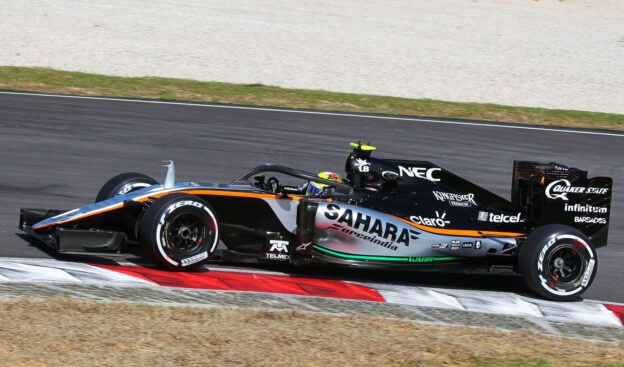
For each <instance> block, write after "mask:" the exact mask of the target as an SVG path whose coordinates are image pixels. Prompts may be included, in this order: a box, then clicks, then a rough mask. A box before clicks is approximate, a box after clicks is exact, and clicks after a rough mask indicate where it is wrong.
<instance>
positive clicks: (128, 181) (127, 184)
mask: <svg viewBox="0 0 624 367" xmlns="http://www.w3.org/2000/svg"><path fill="white" fill-rule="evenodd" d="M156 184H158V181H156V180H154V179H153V178H151V177H150V176H147V175H144V174H142V173H137V172H126V173H122V174H119V175H117V176H115V177H113V178H111V179H110V180H108V181H106V183H105V184H104V185H103V186H102V188H101V189H100V191H99V192H98V194H97V196H96V197H95V202H96V203H97V202H100V201H103V200H106V199H110V198H112V197H114V196H117V195H124V194H127V193H129V192H132V191H136V190H140V189H143V188H145V187H148V186H152V185H156Z"/></svg>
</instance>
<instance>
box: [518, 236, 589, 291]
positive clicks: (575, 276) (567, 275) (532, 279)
mask: <svg viewBox="0 0 624 367" xmlns="http://www.w3.org/2000/svg"><path fill="white" fill-rule="evenodd" d="M518 268H519V271H520V273H521V274H522V278H523V280H524V283H525V284H526V286H527V287H528V288H529V289H531V290H532V291H533V292H535V293H537V294H538V295H540V296H542V297H543V298H546V299H550V300H553V301H574V300H576V299H578V298H579V296H580V295H581V293H583V292H584V291H585V290H586V289H587V288H588V287H589V286H590V284H591V283H592V281H593V280H594V277H595V276H596V272H597V270H598V262H597V258H596V249H595V248H594V246H593V245H592V243H591V241H590V240H589V238H587V236H585V235H584V234H583V233H581V232H580V231H578V230H576V229H574V228H571V227H569V226H565V225H560V224H550V225H546V226H543V227H540V228H538V229H536V230H535V231H534V232H532V233H531V234H530V235H529V237H528V238H527V240H526V241H525V242H524V243H523V244H522V245H521V246H520V253H519V255H518Z"/></svg>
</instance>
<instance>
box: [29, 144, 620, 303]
mask: <svg viewBox="0 0 624 367" xmlns="http://www.w3.org/2000/svg"><path fill="white" fill-rule="evenodd" d="M351 146H352V148H353V151H352V152H351V153H350V154H349V156H348V157H347V160H346V164H345V170H346V177H345V179H344V180H343V179H341V178H340V177H338V176H337V175H316V174H313V173H309V172H305V171H301V170H298V169H294V168H289V167H284V166H280V165H274V164H265V165H261V166H258V167H255V168H253V169H252V170H250V171H249V172H247V173H245V174H244V175H243V176H241V177H240V178H239V179H237V180H235V181H234V182H232V183H230V184H206V183H194V182H175V170H174V166H173V163H172V162H170V163H169V164H168V167H169V168H168V172H167V176H166V179H165V182H164V184H162V185H160V184H158V182H156V180H154V179H153V178H151V177H148V176H146V175H143V174H139V173H123V174H120V175H118V176H115V177H113V178H111V179H110V180H109V181H108V182H106V183H105V184H104V186H103V187H102V188H101V190H100V191H99V193H98V194H97V198H96V202H95V203H94V204H90V205H86V206H83V207H81V208H78V209H74V210H70V211H60V210H44V209H22V210H21V212H20V224H19V228H20V229H21V230H23V231H25V232H27V233H28V234H31V235H33V236H36V237H37V238H39V239H41V240H42V241H43V242H44V243H46V244H47V245H49V246H51V247H52V248H53V249H54V250H56V251H57V252H59V253H77V252H80V253H98V252H118V253H119V252H126V251H127V250H128V246H131V245H135V244H136V245H139V244H140V245H141V246H142V247H143V248H144V250H145V252H146V253H147V255H149V257H150V258H151V259H152V261H153V262H154V263H155V264H157V265H158V266H160V267H162V268H165V269H169V270H192V269H197V268H198V267H200V266H202V265H204V264H206V263H207V262H208V261H209V260H215V261H216V260H221V261H241V262H256V263H287V264H292V265H315V264H316V265H335V266H342V267H362V268H364V267H368V268H390V269H423V268H448V267H463V268H466V267H467V268H475V267H479V268H486V269H492V268H497V269H500V268H506V269H509V270H511V271H514V272H516V273H519V274H521V275H522V277H523V279H524V281H525V283H526V285H527V286H528V287H529V288H530V289H531V290H533V291H534V292H536V293H537V294H539V295H541V296H542V297H545V298H548V299H552V300H571V299H575V298H577V297H578V296H579V295H580V294H581V293H582V292H583V291H584V290H585V289H587V287H589V285H590V284H591V283H592V280H593V279H594V276H595V274H596V270H597V258H596V247H600V246H606V245H607V232H608V228H609V215H610V206H611V194H612V192H611V190H612V179H611V178H609V177H594V178H588V177H587V172H586V171H583V170H580V169H577V168H569V167H566V166H564V165H561V164H557V163H539V162H528V161H515V162H514V166H513V180H512V187H511V201H508V200H506V199H503V198H501V197H500V196H498V195H496V194H494V193H492V192H490V191H488V190H486V189H484V188H482V187H480V186H477V185H475V184H473V183H471V182H468V181H467V180H465V179H463V178H461V177H459V176H457V175H455V174H453V173H451V172H449V171H447V170H445V169H443V168H441V167H439V166H437V165H435V164H433V163H431V162H426V161H412V160H397V159H382V158H375V157H372V156H371V154H372V152H373V151H374V150H375V148H374V147H372V146H370V145H363V144H360V143H351ZM312 187H314V188H315V190H309V188H312Z"/></svg>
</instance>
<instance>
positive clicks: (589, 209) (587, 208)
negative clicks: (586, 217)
mask: <svg viewBox="0 0 624 367" xmlns="http://www.w3.org/2000/svg"><path fill="white" fill-rule="evenodd" d="M563 210H565V211H566V212H577V213H601V214H604V213H606V212H607V211H608V210H607V207H605V206H593V205H583V204H574V205H570V204H568V203H565V204H564V205H563Z"/></svg>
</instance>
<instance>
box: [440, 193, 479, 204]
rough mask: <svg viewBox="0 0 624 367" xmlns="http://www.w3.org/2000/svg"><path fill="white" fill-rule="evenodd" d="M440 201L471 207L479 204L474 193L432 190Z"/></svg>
mask: <svg viewBox="0 0 624 367" xmlns="http://www.w3.org/2000/svg"><path fill="white" fill-rule="evenodd" d="M432 193H433V195H434V196H435V198H436V199H437V200H438V201H444V202H447V203H449V205H452V206H462V207H471V206H477V203H476V202H475V201H474V194H472V193H471V194H453V193H450V192H440V191H432Z"/></svg>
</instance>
